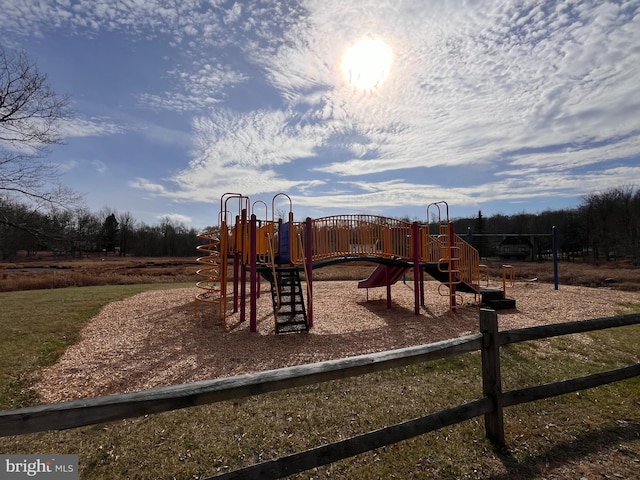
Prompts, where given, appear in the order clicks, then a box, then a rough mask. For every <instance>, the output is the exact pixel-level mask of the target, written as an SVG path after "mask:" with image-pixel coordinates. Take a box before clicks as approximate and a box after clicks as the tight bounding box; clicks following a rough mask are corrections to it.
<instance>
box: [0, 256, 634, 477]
mask: <svg viewBox="0 0 640 480" xmlns="http://www.w3.org/2000/svg"><path fill="white" fill-rule="evenodd" d="M500 265H501V264H500V263H499V262H496V263H489V269H488V271H489V274H490V276H491V280H492V282H498V283H499V282H500ZM12 267H13V268H5V269H4V270H2V271H0V276H1V278H2V288H3V289H4V290H5V291H8V290H22V291H19V292H15V293H11V292H7V293H3V294H0V298H1V301H2V304H3V313H2V314H1V316H0V320H1V321H0V331H1V332H2V337H3V342H5V343H3V344H2V351H3V354H1V356H0V362H1V363H0V374H2V375H3V377H2V378H3V397H2V402H3V408H16V407H19V406H23V405H30V404H37V403H40V402H43V401H57V400H63V399H68V398H79V397H86V396H93V395H97V394H108V393H115V392H120V391H128V390H136V389H140V388H148V387H152V386H158V385H165V384H171V383H179V382H182V381H193V380H198V379H202V378H211V377H216V376H221V375H222V376H224V375H230V374H236V373H242V372H243V371H249V370H262V369H268V368H276V367H278V366H282V365H288V364H293V363H306V362H309V361H316V360H322V359H325V358H335V356H347V355H354V354H357V353H361V352H368V351H378V350H383V349H385V348H396V347H399V346H402V345H406V344H411V342H413V343H414V344H415V343H423V342H427V341H433V340H434V339H436V340H437V339H442V338H449V337H451V336H455V335H459V334H461V333H465V332H467V331H472V330H473V329H474V328H477V327H476V326H475V325H476V324H477V311H476V309H475V307H474V306H472V305H470V304H466V305H464V306H462V307H461V309H460V310H461V311H460V312H459V313H458V314H456V316H454V317H452V316H450V315H449V314H448V313H447V312H446V310H447V308H446V301H445V300H443V299H440V298H436V299H434V295H433V291H434V289H433V285H431V284H430V285H429V288H428V289H429V293H428V298H429V301H428V302H429V306H428V308H427V312H425V315H424V317H419V318H416V317H415V316H413V315H412V313H411V303H410V300H411V295H410V294H408V295H407V293H410V292H409V286H408V285H403V284H401V283H399V284H397V285H396V286H394V291H393V298H394V309H392V310H387V309H386V308H385V306H384V303H385V302H384V300H383V299H382V296H381V293H380V292H379V290H384V289H377V291H376V290H372V291H371V293H370V298H369V301H365V300H364V292H362V291H358V290H357V289H356V288H354V285H355V282H353V280H354V279H361V278H365V277H366V276H367V275H368V274H369V272H370V271H371V270H372V269H373V268H374V266H372V265H365V264H351V265H349V264H347V265H338V266H335V267H332V268H327V269H322V270H318V271H317V272H315V275H314V276H315V278H316V279H322V280H330V281H326V282H322V284H318V285H319V286H318V290H317V292H316V293H317V297H318V298H317V300H316V299H315V295H314V302H315V303H317V307H318V309H319V311H320V312H322V313H319V314H318V318H317V320H316V321H317V324H316V327H315V328H314V330H315V332H314V333H313V334H310V335H308V336H304V335H303V336H300V335H293V336H291V335H290V336H285V337H276V336H275V335H273V334H272V333H270V329H271V323H270V317H269V315H268V312H267V313H261V315H260V320H259V328H260V332H261V334H260V335H259V336H255V335H253V336H252V335H251V334H249V333H248V332H247V326H246V324H240V323H239V322H238V317H237V315H236V316H232V317H231V318H230V319H229V323H230V329H229V331H228V332H222V331H221V328H220V325H219V324H218V323H216V322H211V321H210V320H207V319H206V318H200V319H198V320H194V318H193V313H192V312H193V310H192V304H193V302H192V298H193V293H194V290H195V289H194V288H193V282H195V280H196V277H195V275H194V272H195V269H196V268H197V266H196V265H195V263H194V262H193V260H192V259H135V258H134V259H129V258H124V259H123V258H117V257H115V258H114V257H111V258H110V257H107V258H105V259H104V260H102V258H98V259H88V260H87V259H85V260H81V261H80V260H73V261H70V260H60V259H57V260H56V259H39V260H35V261H29V262H20V263H15V264H13V265H12ZM514 267H515V271H516V285H515V286H514V288H513V290H512V293H513V296H514V297H515V298H516V299H517V301H518V311H517V312H508V313H506V314H505V315H504V316H503V317H502V318H503V319H502V320H501V328H515V327H516V326H517V325H529V324H539V323H543V322H547V323H548V322H550V321H553V322H557V321H564V320H570V319H580V318H591V317H592V316H608V315H613V314H618V313H628V312H632V311H639V310H640V296H639V294H638V293H637V292H638V291H639V290H640V289H639V287H640V279H639V278H638V273H639V272H640V270H638V269H633V268H628V267H627V266H625V265H606V266H599V267H593V266H586V265H580V264H575V265H574V264H565V263H562V264H561V265H560V284H561V288H560V291H559V292H555V293H554V291H553V288H552V286H551V285H550V284H549V283H548V282H551V281H552V280H553V272H552V266H551V264H550V263H544V264H538V263H533V264H516V265H514ZM622 267H624V268H622ZM34 277H35V278H34ZM136 280H137V281H143V282H145V283H152V284H153V285H146V286H145V285H135V284H136V283H137V282H136ZM177 281H179V282H181V283H179V284H176V283H175V282H177ZM38 282H43V283H41V284H40V285H41V286H40V288H43V287H44V288H50V287H53V286H60V285H87V284H91V283H89V282H94V283H93V285H106V284H109V283H115V284H120V285H123V286H117V287H89V288H86V289H85V288H79V289H78V288H68V289H61V290H32V291H25V289H27V288H34V286H35V285H38ZM19 285H22V287H21V288H17V287H18V286H19ZM320 285H321V286H320ZM569 285H570V286H569ZM152 287H153V288H154V289H156V290H155V291H148V290H149V289H150V288H152ZM175 287H180V288H175ZM593 287H600V288H593ZM157 289H159V290H157ZM167 289H168V290H167ZM138 292H142V293H140V294H138V295H136V296H134V297H130V296H131V295H133V294H136V293H138ZM264 297H267V295H264ZM264 297H263V298H261V301H262V302H265V301H266V300H267V298H264ZM336 299H339V301H338V302H336V301H335V300H336ZM536 300H537V301H539V302H541V303H542V305H538V306H536V307H535V308H534V307H531V306H529V303H528V302H530V301H531V302H533V301H536ZM406 302H409V303H406ZM443 302H444V303H443ZM265 303H267V304H268V302H265ZM105 304H108V305H107V306H106V307H104V308H103V307H102V305H105ZM337 306H339V308H336V307H337ZM65 307H66V309H65ZM267 307H268V305H267ZM561 307H568V310H567V311H566V313H563V314H562V315H559V314H557V312H558V311H559V310H558V309H559V308H561ZM267 310H268V308H267ZM314 310H315V309H314ZM72 312H74V314H73V315H72V314H71V313H72ZM16 318H20V320H21V322H19V324H16V322H15V319H16ZM11 319H14V321H13V322H12V321H11ZM349 319H350V323H349V322H347V323H348V324H347V325H345V320H349ZM425 319H426V324H425ZM354 320H357V321H355V322H354ZM87 322H88V323H87ZM345 328H346V330H347V331H344V329H345ZM81 329H82V330H81ZM60 332H64V333H63V335H60ZM60 337H64V338H60ZM639 338H640V329H639V328H629V329H624V330H620V331H612V332H598V333H594V334H590V335H581V336H572V337H571V338H570V339H569V338H564V339H563V338H558V339H554V340H551V341H547V342H536V343H534V344H522V345H514V346H511V347H510V348H508V349H505V352H504V358H503V361H504V365H505V372H503V373H504V382H505V389H506V388H520V387H522V386H526V385H527V384H531V383H532V382H544V381H554V380H556V379H561V378H568V377H570V376H577V375H583V374H586V373H589V372H593V371H598V370H604V369H607V368H615V367H616V366H620V365H623V364H629V363H632V362H634V361H638V356H639V351H638V344H639ZM56 342H57V343H56ZM54 343H55V345H54ZM11 345H14V346H15V347H14V348H13V349H12V350H7V346H11ZM34 345H36V347H37V348H35V349H34ZM45 347H46V348H45ZM43 349H44V350H43ZM283 354H284V355H283ZM478 360H479V359H478V357H477V356H474V355H468V356H464V357H460V358H459V359H456V360H450V361H440V362H435V363H434V364H430V365H428V366H424V367H412V368H405V369H400V370H398V371H392V372H386V373H381V374H376V375H367V376H365V377H360V378H356V379H349V380H344V381H338V382H331V383H329V384H325V385H319V386H316V387H306V388H300V389H295V390H293V391H288V392H282V393H279V394H269V395H266V396H262V397H256V398H251V399H247V400H245V401H241V402H229V403H228V404H227V403H223V404H217V405H212V406H209V407H197V408H193V409H189V410H186V411H179V412H172V413H167V414H161V415H158V416H151V417H145V418H140V419H134V420H129V421H123V422H116V423H114V424H107V425H97V426H95V427H88V428H83V429H77V430H73V431H69V432H58V433H47V434H35V435H27V436H24V437H18V438H7V439H0V451H3V452H7V453H9V452H11V453H13V452H16V453H18V452H22V453H30V452H33V451H56V452H62V453H80V460H81V464H82V465H83V471H82V477H81V478H116V479H117V478H122V479H124V478H143V479H144V478H184V479H187V478H191V479H195V478H207V477H208V476H211V475H214V474H215V473H217V472H224V471H226V470H228V469H229V468H237V467H238V466H240V465H243V464H247V463H252V462H255V461H264V460H267V459H269V458H272V457H274V456H280V455H285V454H288V453H291V452H293V451H296V450H301V449H304V448H309V447H310V446H313V445H318V444H322V443H326V442H328V441H335V440H337V439H340V438H345V437H347V436H351V435H353V434H357V433H360V432H364V431H367V430H370V429H374V428H378V427H379V426H383V425H388V424H391V423H394V422H397V421H400V420H403V419H409V418H412V417H415V416H418V415H420V414H422V413H424V411H425V410H427V411H433V410H435V409H439V408H444V407H446V406H448V405H453V404H457V403H460V402H462V401H465V400H469V399H473V398H477V396H478V394H479V391H478V390H479V384H478V382H479V379H478V370H477V369H478ZM16 372H17V373H16ZM425 393H426V395H425ZM639 409H640V382H639V381H638V379H637V378H636V379H634V380H630V381H625V382H620V383H619V384H615V385H611V386H607V387H599V388H597V389H593V390H590V391H585V392H581V394H580V395H568V396H563V397H559V398H556V399H549V400H546V401H542V402H535V403H532V404H527V405H523V406H519V407H513V408H512V409H509V410H508V413H507V418H506V421H507V425H506V427H507V443H508V446H509V448H508V451H504V452H496V451H493V450H492V448H491V445H489V444H488V443H487V442H486V440H484V438H483V434H482V422H481V419H476V420H475V421H472V422H465V423H463V424H460V425H458V426H456V427H453V428H447V429H443V430H441V431H439V432H436V433H434V434H430V435H426V436H423V437H418V438H416V439H414V440H410V441H406V442H402V443H401V444H397V445H394V446H393V447H389V448H385V449H380V450H378V451H375V452H371V453H370V454H366V455H361V456H359V457H356V458H354V459H352V460H350V461H343V462H338V463H336V464H334V465H331V466H328V467H323V468H322V469H319V470H318V471H313V472H308V473H305V474H301V475H299V476H296V478H355V479H359V478H362V479H364V478H394V476H395V478H494V479H507V478H509V479H511V478H514V479H524V478H540V479H542V478H548V479H554V478H557V479H559V478H586V479H592V478H594V479H595V478H628V479H632V478H638V476H637V471H638V468H639V467H640V421H639V418H640V413H639ZM229 418H233V421H231V422H230V421H228V419H229ZM149 450H151V451H152V452H153V454H151V455H149Z"/></svg>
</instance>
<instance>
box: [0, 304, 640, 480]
mask: <svg viewBox="0 0 640 480" xmlns="http://www.w3.org/2000/svg"><path fill="white" fill-rule="evenodd" d="M636 324H640V314H630V315H620V316H615V317H609V318H599V319H592V320H584V321H578V322H568V323H558V324H552V325H543V326H539V327H531V328H522V329H516V330H506V331H502V332H499V331H498V317H497V314H496V312H494V311H493V310H486V309H483V310H480V333H478V334H474V335H468V336H465V337H460V338H455V339H451V340H446V341H442V342H436V343H431V344H428V345H422V346H416V347H408V348H403V349H398V350H391V351H386V352H380V353H373V354H368V355H361V356H357V357H350V358H345V359H339V360H330V361H325V362H320V363H315V364H308V365H299V366H293V367H287V368H281V369H277V370H270V371H266V372H259V373H252V374H247V375H239V376H235V377H228V378H221V379H216V380H208V381H201V382H196V383H190V384H185V385H175V386H171V387H163V388H157V389H153V390H146V391H141V392H133V393H125V394H119V395H110V396H106V397H99V398H92V399H87V400H75V401H71V402H64V403H57V404H50V405H40V406H35V407H29V408H23V409H19V410H8V411H3V412H0V436H11V435H22V434H28V433H34V432H41V431H47V430H61V429H68V428H76V427H81V426H86V425H93V424H98V423H103V422H110V421H116V420H122V419H125V418H132V417H138V416H142V415H147V414H153V413H160V412H165V411H169V410H176V409H180V408H187V407H193V406H197V405H205V404H210V403H215V402H221V401H226V400H234V399H239V398H244V397H248V396H253V395H259V394H262V393H267V392H273V391H278V390H284V389H289V388H293V387H299V386H303V385H311V384H316V383H321V382H326V381H330V380H337V379H343V378H348V377H353V376H357V375H363V374H367V373H372V372H377V371H381V370H387V369H391V368H398V367H403V366H407V365H412V364H417V363H422V362H427V361H431V360H435V359H438V358H444V357H450V356H453V355H459V354H463V353H468V352H474V351H478V350H480V351H481V356H482V383H483V385H482V387H483V397H482V398H479V399H477V400H474V401H472V402H468V403H465V404H462V405H458V406H455V407H452V408H448V409H446V410H441V411H438V412H435V413H431V414H429V415H426V416H424V417H420V418H416V419H412V420H408V421H406V422H402V423H398V424H395V425H392V426H389V427H385V428H382V429H379V430H374V431H371V432H367V433H364V434H361V435H357V436H355V437H352V438H348V439H346V440H342V441H339V442H335V443H331V444H327V445H322V446H320V447H317V448H313V449H310V450H307V451H304V452H300V453H295V454H292V455H289V456H285V457H282V458H278V459H274V460H270V461H267V462H263V463H259V464H256V465H252V466H249V467H245V468H241V469H239V470H235V471H232V472H228V473H225V474H222V475H218V476H216V477H215V478H216V479H240V478H242V479H246V478H260V479H272V478H282V477H284V476H287V475H291V474H294V473H297V472H301V471H304V470H309V469H311V468H315V467H318V466H322V465H327V464H329V463H332V462H335V461H338V460H342V459H345V458H348V457H352V456H355V455H358V454H361V453H364V452H367V451H370V450H373V449H376V448H380V447H384V446H387V445H391V444H393V443H396V442H400V441H402V440H406V439H409V438H412V437H415V436H417V435H422V434H425V433H428V432H432V431H434V430H437V429H440V428H442V427H446V426H449V425H454V424H457V423H460V422H463V421H465V420H469V419H472V418H474V417H478V416H480V415H484V422H485V432H486V435H487V437H488V438H489V439H490V440H491V441H492V442H494V444H496V445H498V446H502V445H504V443H505V436H504V424H503V410H504V408H505V407H509V406H513V405H518V404H521V403H526V402H531V401H534V400H540V399H543V398H549V397H554V396H557V395H562V394H566V393H571V392H576V391H580V390H584V389H587V388H593V387H596V386H599V385H604V384H607V383H612V382H616V381H620V380H624V379H628V378H632V377H635V376H638V375H640V363H636V364H633V365H630V366H627V367H623V368H618V369H615V370H610V371H606V372H600V373H596V374H592V375H588V376H585V377H580V378H574V379H569V380H564V381H560V382H555V383H550V384H544V385H539V386H535V387H529V388H524V389H520V390H512V391H509V392H502V388H501V376H500V347H501V346H503V345H507V344H511V343H517V342H523V341H528V340H540V339H545V338H551V337H555V336H560V335H568V334H575V333H583V332H589V331H595V330H602V329H607V328H614V327H622V326H628V325H636ZM212 478H213V477H212Z"/></svg>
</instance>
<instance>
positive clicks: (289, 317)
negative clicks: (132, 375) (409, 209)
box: [194, 193, 481, 333]
mask: <svg viewBox="0 0 640 480" xmlns="http://www.w3.org/2000/svg"><path fill="white" fill-rule="evenodd" d="M276 200H280V201H283V200H284V201H285V202H288V205H289V211H288V218H286V219H284V218H279V219H276V218H275V217H274V213H273V212H274V211H275V207H276V204H275V202H276ZM271 207H272V208H271V212H272V213H271V218H270V219H269V218H266V217H267V216H268V207H267V205H266V204H265V203H264V202H262V201H258V202H255V203H254V204H251V203H250V200H249V198H248V197H247V196H244V195H242V194H239V193H226V194H224V195H223V196H222V198H221V200H220V213H219V217H218V227H217V229H214V230H212V231H209V232H205V233H203V234H201V235H200V237H201V238H202V239H203V240H204V241H205V243H204V244H203V245H200V246H199V247H198V251H199V252H200V253H203V255H202V256H200V257H198V259H197V262H198V263H199V264H200V268H199V269H198V271H197V273H198V275H199V276H201V277H203V279H202V280H201V281H199V282H197V284H196V285H197V287H199V288H200V289H201V291H200V292H198V294H197V295H196V297H195V305H194V309H195V313H196V314H197V313H198V306H199V304H201V303H207V304H212V305H214V306H215V307H216V310H217V312H218V315H219V317H220V320H221V322H222V326H223V328H224V329H226V327H227V325H226V318H227V309H228V303H230V301H231V300H232V305H233V306H232V308H233V312H234V313H235V312H237V311H238V310H239V311H240V322H244V321H245V320H246V308H247V298H248V300H249V301H248V303H249V316H250V319H249V330H250V331H252V332H255V331H256V321H257V320H256V317H257V314H256V310H257V309H256V301H257V298H258V297H259V295H260V293H261V292H260V277H262V278H264V279H266V280H268V281H269V283H270V286H271V298H272V303H273V311H274V323H275V331H276V333H289V332H302V331H305V332H306V331H308V330H309V329H310V328H311V327H313V271H314V269H318V268H322V267H324V266H328V265H332V264H336V263H341V262H353V261H367V262H372V263H377V264H378V266H377V267H376V269H375V270H374V271H373V272H372V273H371V275H370V276H369V278H367V279H365V280H362V281H360V282H359V283H358V287H359V288H366V289H368V288H374V287H386V288H387V307H388V308H391V285H393V284H394V283H395V282H397V281H398V280H400V279H401V278H402V277H403V276H404V275H405V274H406V273H407V272H412V273H413V283H414V313H415V314H416V315H419V314H420V307H421V306H424V305H425V299H424V274H425V273H427V274H428V275H430V276H431V277H433V278H435V279H436V280H438V281H439V282H440V285H439V288H438V292H439V293H440V295H442V296H446V297H448V299H449V309H450V311H451V312H455V310H456V306H457V305H459V304H460V302H461V296H460V293H459V292H469V293H473V294H474V298H476V301H477V299H478V295H480V294H481V287H480V258H479V254H478V251H477V250H475V249H474V248H473V247H472V246H471V245H470V244H469V243H467V242H466V241H465V240H463V239H462V238H461V237H460V236H458V235H456V234H455V232H454V231H453V225H452V223H451V222H450V221H449V207H448V205H447V203H446V202H436V203H432V204H430V205H429V206H428V207H427V218H431V217H430V215H432V217H433V219H434V221H433V222H432V225H420V224H418V222H413V223H407V222H404V221H402V220H398V219H393V218H388V217H383V216H377V215H368V214H363V215H336V216H329V217H322V218H316V219H311V218H307V219H306V220H305V221H304V222H294V219H293V208H292V202H291V198H290V197H289V196H288V195H286V194H284V193H279V194H277V195H275V196H274V197H273V200H272V205H271ZM262 209H264V216H263V217H262V218H260V219H258V217H257V215H256V212H257V211H260V212H262ZM436 219H437V220H436ZM434 226H435V228H436V230H437V231H436V232H433V233H432V232H430V228H433V227H434ZM231 272H232V273H231ZM301 274H303V275H304V279H305V280H306V288H304V289H303V286H302V281H301ZM247 277H248V278H247ZM230 286H231V287H232V291H231V292H230V291H229V288H230ZM247 286H248V287H249V292H247ZM305 298H306V302H305Z"/></svg>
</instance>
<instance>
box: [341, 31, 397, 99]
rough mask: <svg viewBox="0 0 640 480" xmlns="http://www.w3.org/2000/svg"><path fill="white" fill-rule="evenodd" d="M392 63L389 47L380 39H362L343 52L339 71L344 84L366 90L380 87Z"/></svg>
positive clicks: (391, 53)
mask: <svg viewBox="0 0 640 480" xmlns="http://www.w3.org/2000/svg"><path fill="white" fill-rule="evenodd" d="M392 62H393V52H392V50H391V47H389V45H387V44H386V43H385V42H384V41H382V40H380V39H372V38H363V39H360V40H358V41H357V42H356V43H355V44H354V45H352V46H351V47H349V48H348V49H347V50H346V51H345V52H344V55H343V56H342V62H341V64H340V69H341V70H342V76H343V77H344V79H345V81H346V82H348V83H350V84H351V85H353V86H354V87H358V88H362V89H365V90H368V89H371V88H375V87H379V86H380V85H382V83H383V82H384V81H385V79H386V78H387V75H388V74H389V69H390V68H391V63H392Z"/></svg>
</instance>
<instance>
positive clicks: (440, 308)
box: [36, 281, 640, 403]
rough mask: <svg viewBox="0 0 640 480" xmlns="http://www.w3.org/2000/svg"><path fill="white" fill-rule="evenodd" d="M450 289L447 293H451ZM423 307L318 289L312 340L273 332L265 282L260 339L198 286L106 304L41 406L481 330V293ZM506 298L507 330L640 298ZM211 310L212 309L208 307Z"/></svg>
mask: <svg viewBox="0 0 640 480" xmlns="http://www.w3.org/2000/svg"><path fill="white" fill-rule="evenodd" d="M444 290H446V289H444ZM425 292H426V293H425V295H426V304H427V305H426V307H424V308H421V314H420V315H417V316H416V315H414V307H413V305H414V303H413V302H414V292H413V284H412V283H409V282H408V283H407V284H404V283H402V282H398V283H397V284H395V285H394V286H393V287H392V298H393V308H391V309H387V308H386V296H385V294H386V290H385V288H375V289H370V290H369V292H368V300H367V292H366V291H365V290H363V289H358V288H357V282H355V281H340V282H329V281H326V282H316V283H314V295H313V311H314V327H313V328H312V329H311V331H310V333H308V334H304V333H303V334H288V335H275V333H274V319H273V311H272V308H271V298H270V294H269V292H268V285H267V284H263V292H262V295H261V296H260V298H259V299H258V309H257V311H258V332H257V333H250V332H249V321H248V315H249V312H248V306H247V320H246V321H245V322H243V323H240V321H239V319H240V315H239V313H235V314H233V315H231V316H230V317H229V318H228V320H227V323H228V329H227V331H226V332H225V331H223V330H222V327H221V322H220V321H219V320H217V319H216V318H214V316H213V312H212V311H211V310H210V309H209V308H203V307H201V309H200V314H199V315H198V316H197V317H195V316H194V295H195V294H196V293H197V289H196V288H181V289H174V290H160V291H150V292H145V293H141V294H139V295H136V296H134V297H131V298H128V299H126V300H123V301H119V302H114V303H111V304H109V305H107V306H106V307H105V308H104V309H103V310H102V311H101V312H100V313H99V314H98V315H97V316H96V317H94V318H93V319H92V320H91V321H90V322H89V323H88V324H87V325H86V326H85V328H84V329H83V331H82V334H81V339H80V341H79V342H78V343H77V344H75V345H73V346H71V347H69V348H68V349H67V351H66V352H65V353H64V354H63V355H62V357H61V358H60V359H59V361H58V362H57V363H56V364H55V365H53V366H51V367H48V368H46V369H45V370H43V371H42V372H41V380H40V381H39V383H38V384H37V387H36V388H37V390H38V392H39V394H40V395H41V398H42V400H43V401H44V402H47V403H49V402H60V401H65V400H73V399H79V398H89V397H95V396H101V395H108V394H113V393H123V392H130V391H138V390H145V389H149V388H155V387H160V386H167V385H174V384H182V383H189V382H194V381H199V380H208V379H213V378H219V377H225V376H231V375H238V374H242V373H247V372H255V371H262V370H270V369H274V368H280V367H286V366H291V365H297V364H304V363H312V362H319V361H323V360H329V359H335V358H342V357H349V356H354V355H360V354H365V353H371V352H377V351H384V350H391V349H396V348H402V347H408V346H412V345H420V344H425V343H431V342H435V341H439V340H446V339H449V338H454V337H458V336H463V335H469V334H471V333H475V332H477V331H478V307H477V305H476V304H475V301H474V296H473V295H470V294H465V295H464V297H463V298H464V304H463V305H461V306H459V307H458V309H457V310H458V311H457V312H456V313H455V314H451V313H449V312H448V297H441V296H439V294H438V283H437V282H425ZM507 296H508V297H510V298H514V299H515V300H516V302H517V309H516V310H508V311H503V312H498V313H499V323H500V328H501V329H502V330H507V329H512V328H520V327H528V326H535V325H543V324H549V323H559V322H566V321H573V320H582V319H588V318H599V317H608V316H612V315H616V314H619V313H620V311H621V307H620V304H621V303H622V302H640V294H639V293H633V292H621V291H614V290H606V289H592V288H584V287H572V286H562V285H561V286H560V288H559V290H554V289H553V286H552V285H549V284H538V283H533V282H532V283H530V282H518V283H516V284H515V285H514V286H513V287H512V288H508V290H507ZM205 307H208V306H205Z"/></svg>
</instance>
